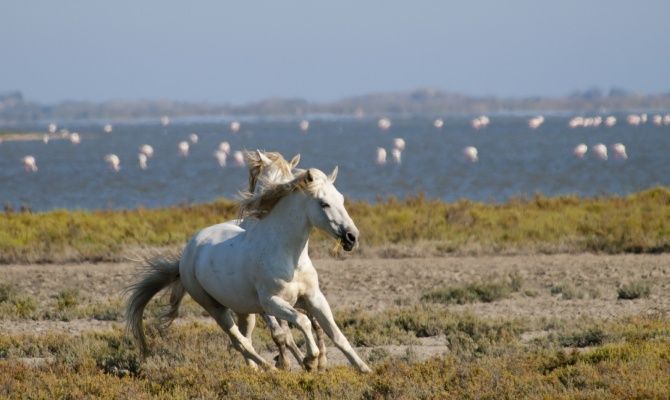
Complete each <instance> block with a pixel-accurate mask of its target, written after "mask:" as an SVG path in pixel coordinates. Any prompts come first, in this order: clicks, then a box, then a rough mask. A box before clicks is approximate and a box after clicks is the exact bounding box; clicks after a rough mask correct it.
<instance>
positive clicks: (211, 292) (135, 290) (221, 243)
mask: <svg viewBox="0 0 670 400" xmlns="http://www.w3.org/2000/svg"><path fill="white" fill-rule="evenodd" d="M336 176H337V168H335V170H334V171H333V172H332V174H331V175H330V176H326V175H325V174H324V173H323V172H321V171H319V170H317V169H309V170H307V171H305V172H303V173H301V174H299V175H298V176H297V177H296V178H294V179H293V180H291V181H289V182H286V183H278V184H271V183H265V182H264V186H265V187H266V189H265V190H263V191H262V192H261V193H257V194H253V195H249V196H248V197H247V198H246V199H244V200H243V201H242V202H241V210H242V213H241V214H242V216H244V217H247V216H251V217H256V218H258V221H257V222H255V223H253V224H250V225H251V226H249V227H248V228H247V229H244V228H242V227H240V226H239V225H237V224H234V223H230V222H226V223H222V224H218V225H214V226H211V227H208V228H205V229H203V230H202V231H200V232H199V233H197V234H196V235H195V236H194V237H193V238H192V239H191V240H190V241H189V243H188V244H187V246H186V248H185V249H184V252H183V254H182V256H181V257H180V258H179V259H178V260H171V259H156V260H153V261H152V262H150V263H149V265H148V266H147V268H148V269H147V272H146V273H145V275H144V276H143V278H142V279H141V280H140V281H139V282H137V283H136V284H135V285H134V286H133V287H132V288H131V296H130V298H129V300H128V307H127V318H128V326H129V328H130V329H131V331H132V332H133V334H134V336H135V337H136V338H137V340H138V342H139V345H140V347H141V349H142V351H143V352H144V353H146V350H147V345H146V339H145V336H144V329H143V323H142V314H143V312H144V308H145V307H146V305H147V303H148V302H149V301H150V300H151V298H152V297H153V296H154V295H155V294H157V293H158V292H159V291H161V290H162V289H164V288H167V287H169V288H170V289H171V297H170V303H171V309H170V311H169V312H168V314H166V317H167V318H168V319H171V318H174V317H175V316H176V310H177V309H178V307H179V303H180V301H181V298H182V297H183V296H184V292H185V291H186V292H188V293H189V294H190V295H191V297H192V298H193V299H194V300H195V301H196V302H198V303H199V304H200V305H201V306H202V307H204V308H205V309H206V310H207V311H208V312H209V314H210V315H211V316H212V317H213V318H214V319H215V320H216V321H217V323H218V324H219V325H220V326H221V327H222V328H223V329H224V330H225V331H226V333H227V334H228V335H229V336H230V338H231V340H232V342H233V345H234V346H235V348H236V349H238V350H239V351H240V352H242V354H243V355H244V356H245V358H248V359H251V360H253V361H254V362H255V363H256V364H260V365H262V366H263V367H265V368H270V369H272V368H274V367H273V366H272V365H271V364H269V363H268V362H267V361H266V360H264V359H263V358H262V357H260V356H259V355H258V353H256V351H255V350H254V348H253V346H252V344H251V340H249V338H247V337H246V335H244V334H243V333H242V332H241V330H242V331H246V330H247V327H245V326H243V325H244V324H245V323H244V321H246V319H245V318H239V321H240V326H239V327H238V325H237V324H235V321H234V319H233V316H232V315H231V311H232V312H235V313H237V314H238V315H240V316H244V315H248V314H257V313H265V314H268V315H271V316H274V317H276V318H279V319H281V320H286V321H289V322H291V323H293V324H294V325H296V326H297V327H298V328H299V329H300V330H301V331H302V333H303V334H304V336H305V341H306V344H307V355H306V356H305V358H304V360H303V363H304V366H305V368H306V369H308V370H312V369H314V368H315V367H316V366H317V364H318V356H319V347H318V345H317V343H316V341H315V340H314V337H313V336H312V329H311V324H310V321H309V318H308V317H307V316H306V315H305V314H303V313H301V312H299V311H298V310H296V309H295V308H294V306H295V305H296V303H298V302H300V305H301V306H302V307H304V308H306V309H307V310H308V311H309V312H310V313H311V314H312V315H313V316H314V317H315V318H316V320H317V321H318V322H319V324H320V325H321V327H322V328H323V330H324V331H325V332H326V334H327V335H328V336H329V337H330V338H331V339H332V340H333V342H334V343H335V345H336V346H337V347H338V348H339V349H340V350H342V352H343V353H344V354H345V356H346V357H347V358H348V359H349V361H350V362H351V363H352V364H354V365H355V366H356V367H357V368H358V369H359V370H360V371H362V372H369V371H370V368H369V367H368V366H367V365H366V364H365V363H364V362H363V360H361V359H360V357H359V356H358V355H357V354H356V352H355V351H354V349H353V348H352V347H351V345H350V344H349V341H348V340H347V339H346V338H345V337H344V335H342V333H341V332H340V330H339V328H338V327H337V325H336V324H335V321H334V319H333V315H332V312H331V310H330V306H329V305H328V302H327V300H326V298H325V296H324V295H323V293H322V292H321V290H320V289H319V282H318V277H317V273H316V270H315V269H314V266H313V265H312V263H311V261H310V260H309V256H308V255H307V241H308V238H309V233H310V231H311V229H312V228H313V227H317V228H319V229H321V230H323V231H324V232H326V233H327V234H329V235H330V236H332V237H334V238H337V239H339V240H340V241H341V242H342V246H343V248H344V250H345V251H351V250H352V249H353V248H354V246H355V245H356V243H357V240H358V229H357V228H356V226H355V225H354V223H353V221H352V220H351V218H350V217H349V214H348V213H347V211H346V209H345V208H344V197H343V196H342V195H341V194H340V193H339V192H338V191H337V189H336V188H335V186H334V184H333V183H334V182H335V178H336Z"/></svg>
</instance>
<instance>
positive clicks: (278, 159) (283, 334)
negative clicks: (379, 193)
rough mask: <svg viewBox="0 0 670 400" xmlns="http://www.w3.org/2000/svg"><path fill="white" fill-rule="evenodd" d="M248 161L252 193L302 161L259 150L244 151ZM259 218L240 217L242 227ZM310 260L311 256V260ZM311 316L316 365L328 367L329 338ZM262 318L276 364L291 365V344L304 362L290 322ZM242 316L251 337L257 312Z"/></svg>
mask: <svg viewBox="0 0 670 400" xmlns="http://www.w3.org/2000/svg"><path fill="white" fill-rule="evenodd" d="M244 160H245V164H246V165H247V167H248V168H249V189H248V192H247V193H249V194H250V195H251V194H254V195H259V194H260V193H262V192H263V190H265V189H266V187H265V185H267V184H268V183H269V184H277V183H286V182H288V181H290V180H292V179H293V178H294V175H293V170H295V168H296V166H297V165H298V163H299V162H300V154H296V155H295V156H294V157H293V158H292V159H291V161H290V162H289V161H286V160H285V159H284V157H282V155H281V154H280V153H276V152H262V151H260V150H256V151H255V152H251V151H249V152H245V153H244ZM296 172H304V170H296ZM256 221H257V219H255V218H245V219H243V220H238V222H239V225H240V227H242V228H243V229H245V230H246V229H248V228H249V227H250V226H251V225H252V224H254V223H255V222H256ZM308 246H309V245H308V244H306V245H305V253H307V247H308ZM308 261H309V260H308ZM307 315H308V316H309V317H310V320H311V323H312V328H314V333H315V336H316V342H317V345H318V346H319V358H318V362H317V366H318V368H319V369H325V367H326V364H327V363H328V359H327V357H326V342H325V341H324V333H323V330H322V329H321V326H319V323H318V322H317V321H316V320H315V319H314V317H313V316H312V315H311V314H307ZM262 316H263V319H264V321H265V324H266V325H267V326H268V327H269V328H270V332H271V335H272V340H273V341H274V342H275V344H276V345H277V347H278V349H279V355H278V356H277V359H276V364H275V366H276V367H279V368H282V369H290V366H291V364H290V360H289V358H288V356H287V352H286V349H287V348H288V349H289V350H290V351H291V353H292V354H293V356H294V357H295V358H296V360H298V362H299V363H302V360H303V358H304V356H303V354H302V352H301V351H300V348H299V347H298V346H297V345H296V343H295V340H294V339H293V334H292V333H291V329H290V327H289V325H288V323H287V322H286V321H285V320H281V321H278V320H277V319H276V318H275V317H273V316H272V315H268V314H263V315H262ZM241 319H245V321H244V322H243V325H244V326H245V327H246V328H247V329H246V332H245V336H246V337H247V338H249V339H251V333H252V331H253V328H254V326H255V323H256V319H255V314H248V315H246V316H245V315H242V316H240V315H238V323H239V321H240V320H241ZM245 361H246V362H247V364H248V365H250V366H252V367H253V366H255V363H254V362H253V360H252V359H249V358H247V359H246V360H245Z"/></svg>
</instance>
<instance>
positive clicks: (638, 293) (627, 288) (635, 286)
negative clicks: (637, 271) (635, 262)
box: [617, 281, 651, 300]
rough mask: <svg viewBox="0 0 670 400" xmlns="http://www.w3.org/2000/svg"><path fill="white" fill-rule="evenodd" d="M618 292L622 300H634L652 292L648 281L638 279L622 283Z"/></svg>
mask: <svg viewBox="0 0 670 400" xmlns="http://www.w3.org/2000/svg"><path fill="white" fill-rule="evenodd" d="M617 293H618V294H619V299H621V300H634V299H639V298H645V297H649V295H650V294H651V287H650V285H649V283H648V282H645V281H636V282H631V283H628V284H625V285H622V286H621V287H619V289H618V290H617Z"/></svg>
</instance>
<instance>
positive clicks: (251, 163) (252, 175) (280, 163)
mask: <svg viewBox="0 0 670 400" xmlns="http://www.w3.org/2000/svg"><path fill="white" fill-rule="evenodd" d="M263 155H264V156H266V157H267V158H269V159H270V160H271V161H272V164H273V165H274V166H276V167H277V168H279V169H280V170H281V173H282V175H284V176H286V177H292V176H293V173H292V172H291V164H289V162H288V161H286V159H285V158H284V157H283V156H282V155H281V154H279V153H277V152H274V151H267V152H263ZM244 162H245V163H246V164H247V167H249V190H248V193H254V192H255V191H256V186H257V184H258V177H259V175H260V174H261V172H262V171H263V167H264V165H263V161H262V160H261V157H260V155H259V154H258V152H256V151H245V152H244Z"/></svg>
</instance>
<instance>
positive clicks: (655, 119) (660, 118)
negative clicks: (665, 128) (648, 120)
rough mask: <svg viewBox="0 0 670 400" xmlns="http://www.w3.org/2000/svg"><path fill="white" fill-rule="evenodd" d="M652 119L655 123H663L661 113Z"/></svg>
mask: <svg viewBox="0 0 670 400" xmlns="http://www.w3.org/2000/svg"><path fill="white" fill-rule="evenodd" d="M652 121H653V122H654V125H656V126H661V125H663V116H662V115H659V114H656V115H654V117H653V118H652Z"/></svg>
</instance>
